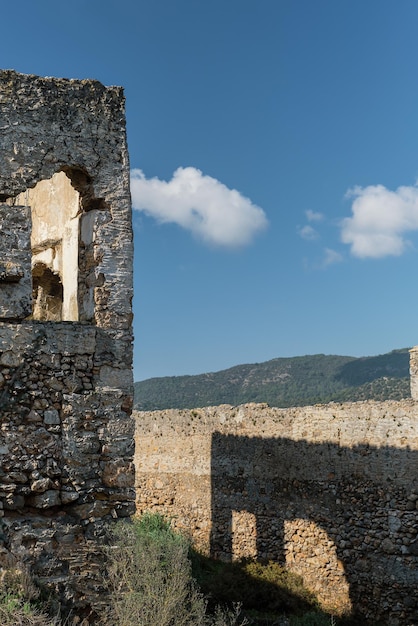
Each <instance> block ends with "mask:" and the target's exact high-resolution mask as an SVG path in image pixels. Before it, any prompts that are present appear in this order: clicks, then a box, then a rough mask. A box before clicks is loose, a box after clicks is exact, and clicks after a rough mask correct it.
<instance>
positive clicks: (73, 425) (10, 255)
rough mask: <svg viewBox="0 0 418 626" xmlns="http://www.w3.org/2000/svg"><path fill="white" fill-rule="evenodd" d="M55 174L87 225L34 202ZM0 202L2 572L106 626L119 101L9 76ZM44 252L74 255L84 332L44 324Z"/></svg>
mask: <svg viewBox="0 0 418 626" xmlns="http://www.w3.org/2000/svg"><path fill="white" fill-rule="evenodd" d="M57 172H65V174H66V175H67V176H68V178H69V179H70V181H71V184H72V186H73V187H74V189H75V190H76V191H77V193H78V194H79V195H78V197H79V209H78V212H77V214H76V215H75V212H76V211H75V210H74V206H72V207H71V213H70V217H68V215H67V216H66V217H65V219H63V216H62V211H63V210H65V203H66V200H65V198H62V197H61V198H60V199H59V201H57V202H55V201H54V194H59V192H60V187H59V186H53V187H51V193H49V196H48V203H49V204H48V205H45V206H44V207H43V213H42V210H37V211H34V210H33V209H31V206H30V203H31V201H32V195H31V193H25V192H26V190H28V189H29V190H30V189H32V188H33V187H35V185H37V184H38V183H39V182H40V181H43V180H52V178H53V176H54V174H55V173H57ZM51 185H53V183H51ZM69 195H70V196H71V202H73V201H74V197H76V198H77V196H76V195H74V194H69ZM18 196H19V197H18ZM24 198H27V202H28V206H24V207H22V206H20V205H21V203H22V199H24ZM0 201H1V202H3V204H2V205H1V207H0V253H1V258H2V264H3V265H4V271H3V265H2V267H0V425H1V428H0V512H1V517H2V519H1V522H2V528H3V530H2V534H1V536H0V539H1V542H2V543H1V545H2V548H1V550H0V567H2V566H6V565H7V563H8V561H9V560H10V558H17V559H19V560H22V561H23V562H25V563H27V564H28V566H29V567H30V568H31V570H32V572H33V573H34V574H35V575H36V576H37V577H38V579H39V581H40V582H41V583H42V584H44V585H47V586H48V587H49V588H51V589H52V590H54V591H56V592H57V593H58V595H59V596H60V598H61V600H62V602H63V604H64V606H66V607H67V608H71V609H72V611H73V614H79V615H85V616H87V617H88V619H89V620H90V621H91V622H92V623H95V622H96V621H97V615H98V614H100V615H103V611H104V607H105V604H106V598H105V597H104V595H103V584H102V583H103V579H102V572H101V568H102V567H103V558H102V554H101V547H100V543H101V542H102V540H103V537H104V531H105V527H106V525H107V524H109V523H111V522H112V521H114V520H117V519H119V518H125V517H126V516H128V515H130V514H132V512H133V510H134V489H133V487H134V472H133V464H132V458H133V446H134V441H133V420H132V417H131V407H132V391H133V389H132V388H133V381H132V369H131V366H132V330H131V320H132V312H131V298H132V225H131V206H130V193H129V163H128V156H127V147H126V136H125V118H124V99H123V94H122V90H121V89H120V88H117V87H110V88H107V87H104V86H103V85H101V84H100V83H97V82H94V81H72V80H71V81H69V80H63V79H50V78H39V77H35V76H24V75H21V74H16V73H15V72H11V71H0ZM37 201H38V202H39V203H41V202H42V198H41V197H40V196H39V194H38V196H37ZM63 207H64V209H63ZM41 208H42V207H41ZM35 213H36V215H35ZM31 214H32V217H36V219H41V218H39V215H41V216H42V215H45V218H44V221H45V223H47V224H48V228H47V229H45V232H46V233H47V234H46V235H45V237H44V239H46V240H48V238H51V234H50V233H51V232H53V235H54V237H53V238H54V241H53V242H49V241H45V242H44V241H42V237H41V236H39V232H41V233H42V229H43V228H44V226H43V225H42V222H39V223H38V224H37V233H36V236H34V237H32V249H31V246H30V244H29V242H30V240H31V238H30V235H31V224H32V222H31ZM71 220H75V221H74V223H71V224H70V222H71ZM54 223H55V224H56V226H57V228H56V232H55V231H53V225H54ZM14 224H16V225H18V229H17V230H16V229H15V230H14V226H13V225H14ZM63 224H64V225H63ZM74 225H75V228H76V229H77V230H78V242H79V246H78V250H77V246H76V245H75V242H76V241H77V237H74V234H72V236H71V238H70V240H69V239H68V237H67V233H66V232H64V231H65V230H66V229H67V230H68V228H71V229H72V230H74ZM66 237H67V238H66ZM34 240H35V241H34ZM68 241H70V244H71V245H69V244H68ZM21 242H24V255H23V257H22V252H20V253H19V252H17V250H18V249H19V248H20V246H21ZM40 244H41V245H44V247H45V250H47V249H48V246H50V250H53V249H58V247H59V246H61V248H60V250H62V258H63V259H64V263H65V265H66V269H68V263H67V262H66V261H65V259H66V258H67V257H66V255H67V256H68V255H72V262H74V261H75V263H74V265H73V266H72V267H73V270H72V271H73V272H75V273H76V274H78V276H75V280H74V279H73V278H72V277H71V290H72V294H75V297H77V298H78V320H79V321H74V322H68V321H67V322H65V321H62V322H60V321H49V322H48V321H36V320H35V319H33V318H34V315H33V311H32V309H33V302H32V300H33V294H32V277H31V276H30V271H31V264H32V268H33V266H34V263H35V262H36V258H37V255H38V257H39V250H38V248H39V245H40ZM54 246H55V248H54ZM48 254H49V252H48ZM74 254H75V258H74ZM31 257H32V261H31ZM77 257H78V258H77ZM62 265H63V263H61V266H60V265H59V264H58V265H57V268H56V271H57V274H59V273H60V272H63V269H62ZM16 268H17V269H16ZM19 268H21V269H22V271H20V274H21V276H17V277H14V275H12V274H16V273H19V272H18V270H19ZM51 268H52V269H53V270H55V266H54V265H53V264H52V262H51ZM62 278H63V276H62V275H61V276H60V279H62ZM68 280H69V279H68ZM61 282H63V283H64V291H65V288H66V284H68V283H66V279H64V280H63V281H61ZM64 298H65V296H64ZM74 310H77V307H76V308H75V309H74Z"/></svg>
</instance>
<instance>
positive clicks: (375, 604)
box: [135, 400, 418, 624]
mask: <svg viewBox="0 0 418 626" xmlns="http://www.w3.org/2000/svg"><path fill="white" fill-rule="evenodd" d="M417 410H418V409H417V405H416V403H415V402H414V401H412V400H409V401H408V400H405V401H402V402H386V403H378V402H358V403H349V404H348V403H347V404H329V405H324V406H320V405H317V406H310V407H299V408H291V409H277V408H270V407H268V406H267V405H256V404H249V405H245V406H240V407H232V406H219V407H208V408H202V409H194V410H171V411H155V412H137V413H135V418H136V455H135V465H136V494H137V510H138V511H139V512H142V511H144V510H149V509H151V510H156V511H161V512H163V513H165V514H167V515H168V516H170V517H171V518H172V519H174V520H175V523H176V524H177V526H178V527H179V528H181V529H184V530H186V531H187V532H188V533H190V534H191V536H192V537H193V539H194V541H195V543H196V544H197V545H198V546H199V547H200V548H202V549H203V550H204V551H206V552H208V553H209V552H210V553H211V554H212V555H214V556H217V557H220V558H223V559H231V558H241V557H246V556H251V557H256V558H260V559H273V560H276V561H278V562H281V563H283V564H286V565H287V566H288V567H290V568H291V569H292V570H294V571H295V572H297V573H299V574H301V575H302V576H303V578H304V580H305V583H306V585H307V586H308V587H309V588H310V589H312V590H313V591H314V592H315V593H316V594H317V596H318V598H319V600H320V602H321V603H322V605H323V606H324V607H326V608H328V609H330V610H333V611H334V612H335V613H349V612H352V611H354V612H358V613H360V614H362V615H363V616H364V617H366V618H367V619H368V620H370V623H374V622H375V621H378V620H381V621H382V623H387V624H401V623H402V624H415V623H416V617H417V615H418V598H417V595H416V589H417V584H418V556H417V554H418V549H417V542H418V539H417V533H418V517H417V516H418V510H417V509H416V502H417V501H418V474H417V468H418V420H417ZM411 505H412V506H411Z"/></svg>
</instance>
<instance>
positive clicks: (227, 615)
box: [107, 513, 243, 626]
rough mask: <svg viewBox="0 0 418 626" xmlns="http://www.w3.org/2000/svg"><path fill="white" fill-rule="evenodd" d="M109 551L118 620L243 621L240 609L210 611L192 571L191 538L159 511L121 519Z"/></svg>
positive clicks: (124, 625)
mask: <svg viewBox="0 0 418 626" xmlns="http://www.w3.org/2000/svg"><path fill="white" fill-rule="evenodd" d="M107 555H108V563H109V567H108V583H109V590H110V613H111V614H110V622H111V623H112V625H113V626H156V625H157V624H158V626H209V625H213V626H234V624H238V619H239V617H238V614H237V612H231V611H229V612H224V611H221V610H220V609H218V610H217V611H216V613H215V615H214V616H209V615H207V612H206V605H207V603H206V600H205V598H204V596H203V594H202V593H201V591H200V590H199V589H198V587H197V585H196V583H195V581H194V580H193V577H192V572H191V562H190V559H189V543H188V541H187V540H186V539H185V538H184V537H183V536H182V535H180V534H178V533H176V532H174V531H173V530H172V528H171V526H170V524H169V523H168V522H167V521H166V520H164V518H163V517H161V516H160V515H158V514H150V513H145V514H144V515H143V516H142V517H141V518H140V519H134V520H132V522H131V523H126V522H125V523H124V522H120V523H119V524H117V525H116V527H115V529H114V531H113V540H112V545H111V546H110V547H109V548H108V550H107ZM241 623H243V622H241Z"/></svg>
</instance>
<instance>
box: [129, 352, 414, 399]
mask: <svg viewBox="0 0 418 626" xmlns="http://www.w3.org/2000/svg"><path fill="white" fill-rule="evenodd" d="M409 396H410V388H409V354H408V348H404V349H401V350H393V351H392V352H389V353H387V354H382V355H379V356H372V357H361V358H355V357H349V356H337V355H325V354H315V355H309V356H300V357H292V358H278V359H272V360H271V361H265V362H264V363H253V364H247V365H237V366H235V367H231V368H229V369H227V370H222V371H220V372H212V373H209V374H200V375H197V376H167V377H163V378H150V379H148V380H144V381H142V382H137V383H135V400H134V407H135V409H137V410H142V411H150V410H156V409H167V408H194V407H202V406H211V405H217V404H233V405H237V404H244V403H246V402H267V403H268V404H269V405H270V406H277V407H288V406H302V405H307V404H316V403H326V402H331V401H336V402H338V401H343V402H348V401H356V400H369V399H370V400H388V399H393V400H399V399H401V398H407V397H409Z"/></svg>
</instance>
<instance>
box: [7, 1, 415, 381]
mask: <svg viewBox="0 0 418 626" xmlns="http://www.w3.org/2000/svg"><path fill="white" fill-rule="evenodd" d="M2 23H3V25H6V27H4V28H3V29H2V46H1V62H0V65H1V67H3V68H12V69H15V70H17V71H21V72H24V73H33V74H40V75H47V76H60V77H68V78H95V79H98V80H100V81H101V82H103V83H104V84H106V85H114V84H116V85H122V86H123V87H124V88H125V94H126V98H127V127H128V142H129V150H130V160H131V167H132V169H133V170H135V173H134V174H133V177H132V180H133V184H132V195H133V204H134V207H135V211H134V230H135V301H134V311H135V379H136V380H139V379H144V378H149V377H153V376H165V375H181V374H195V373H201V372H207V371H215V370H219V369H223V368H226V367H229V366H232V365H235V364H238V363H251V362H261V361H264V360H267V359H271V358H275V357H281V356H295V355H302V354H317V353H325V354H346V355H354V356H363V355H364V356H365V355H374V354H379V353H383V352H386V351H389V350H391V349H394V348H401V347H406V346H411V345H414V344H415V343H418V314H417V311H418V285H417V283H418V281H417V280H416V275H417V268H418V237H417V231H418V187H417V186H416V181H417V179H418V80H417V60H418V39H417V36H416V24H417V23H418V3H417V2H416V0H398V1H396V2H395V0H391V1H389V0H366V1H365V0H339V1H338V2H336V1H335V0H315V1H312V0H211V1H210V2H206V1H205V2H204V1H203V0H176V1H175V2H174V1H173V0H152V1H151V0H147V1H144V0H119V1H118V2H116V1H112V0H100V1H99V0H82V1H81V0H72V2H71V3H59V2H56V0H55V1H54V2H52V1H51V0H37V1H36V2H34V1H33V0H30V1H29V0H23V1H21V2H19V3H15V5H14V7H11V6H9V8H7V9H6V8H4V7H3V14H2ZM233 190H235V191H233Z"/></svg>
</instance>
